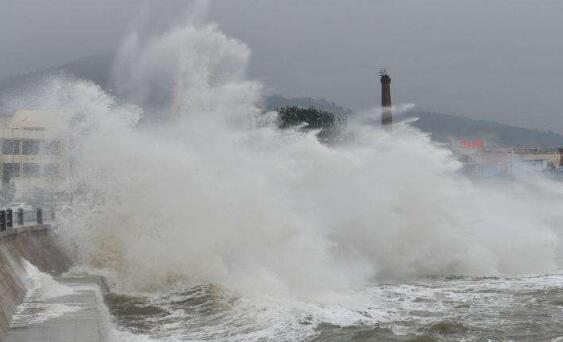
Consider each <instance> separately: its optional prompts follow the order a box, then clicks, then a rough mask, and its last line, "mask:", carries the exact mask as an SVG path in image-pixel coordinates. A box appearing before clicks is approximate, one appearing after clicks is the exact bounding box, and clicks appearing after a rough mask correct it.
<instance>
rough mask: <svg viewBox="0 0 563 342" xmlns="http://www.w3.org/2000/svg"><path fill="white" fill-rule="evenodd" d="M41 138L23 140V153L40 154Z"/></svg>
mask: <svg viewBox="0 0 563 342" xmlns="http://www.w3.org/2000/svg"><path fill="white" fill-rule="evenodd" d="M39 147H40V144H39V140H29V139H26V140H22V154H28V155H36V154H39Z"/></svg>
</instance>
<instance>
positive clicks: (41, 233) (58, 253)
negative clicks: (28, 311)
mask: <svg viewBox="0 0 563 342" xmlns="http://www.w3.org/2000/svg"><path fill="white" fill-rule="evenodd" d="M23 259H25V260H27V261H29V262H30V263H32V264H33V265H35V266H36V267H37V268H38V269H39V270H41V271H42V272H45V273H49V274H54V275H57V274H61V273H63V272H65V271H66V270H68V268H69V267H70V264H71V262H70V259H69V258H68V257H67V256H66V255H65V254H64V253H63V249H62V248H61V247H60V246H59V243H58V242H57V239H56V233H54V232H53V231H52V230H51V229H50V226H49V225H47V224H40V225H33V226H23V227H17V228H10V229H7V230H6V231H3V232H1V233H0V341H3V340H4V336H6V334H7V333H8V330H9V324H10V321H11V318H12V315H13V313H14V311H15V310H16V307H17V305H18V304H19V303H21V301H22V300H23V297H24V296H25V284H24V277H25V270H24V267H23Z"/></svg>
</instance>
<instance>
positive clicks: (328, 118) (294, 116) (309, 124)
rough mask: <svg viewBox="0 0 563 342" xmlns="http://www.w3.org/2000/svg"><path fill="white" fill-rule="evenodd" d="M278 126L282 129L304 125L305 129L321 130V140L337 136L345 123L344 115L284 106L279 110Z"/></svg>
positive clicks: (319, 135)
mask: <svg viewBox="0 0 563 342" xmlns="http://www.w3.org/2000/svg"><path fill="white" fill-rule="evenodd" d="M277 111H278V113H279V116H278V126H279V127H280V128H282V129H285V128H290V127H296V126H302V129H303V130H319V134H318V137H319V139H320V140H321V141H328V140H331V139H333V138H335V137H336V135H337V133H338V131H339V129H340V128H341V127H342V126H343V124H344V123H345V119H344V117H342V116H339V115H336V114H333V113H330V112H327V111H323V110H318V109H315V108H312V107H310V108H300V107H295V106H292V107H283V108H279V109H278V110H277Z"/></svg>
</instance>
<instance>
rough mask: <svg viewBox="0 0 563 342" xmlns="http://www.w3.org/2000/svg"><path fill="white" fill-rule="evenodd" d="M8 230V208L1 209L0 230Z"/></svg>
mask: <svg viewBox="0 0 563 342" xmlns="http://www.w3.org/2000/svg"><path fill="white" fill-rule="evenodd" d="M5 231H6V210H0V232H5Z"/></svg>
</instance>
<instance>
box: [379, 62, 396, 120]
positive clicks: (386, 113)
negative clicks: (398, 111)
mask: <svg viewBox="0 0 563 342" xmlns="http://www.w3.org/2000/svg"><path fill="white" fill-rule="evenodd" d="M379 77H380V79H381V111H382V112H381V124H382V125H383V126H390V125H391V124H392V123H393V112H392V111H391V77H389V74H388V73H387V71H386V70H385V69H383V70H382V71H381V72H380V73H379Z"/></svg>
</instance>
